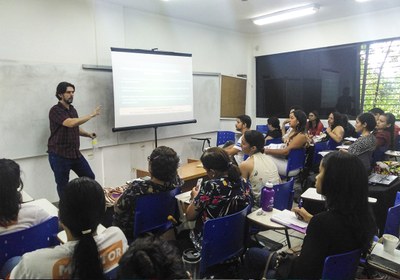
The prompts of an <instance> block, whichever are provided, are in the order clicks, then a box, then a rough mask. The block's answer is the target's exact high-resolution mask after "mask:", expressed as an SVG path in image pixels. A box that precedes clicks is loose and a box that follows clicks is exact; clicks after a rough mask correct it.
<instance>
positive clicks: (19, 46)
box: [0, 0, 251, 201]
mask: <svg viewBox="0 0 400 280" xmlns="http://www.w3.org/2000/svg"><path fill="white" fill-rule="evenodd" d="M0 26H1V27H2V28H0V38H2V44H0V60H12V61H19V62H43V63H54V64H60V63H71V64H98V65H111V58H110V47H125V48H143V49H150V48H158V49H159V50H165V51H175V52H186V53H192V54H193V71H195V72H213V73H221V74H224V75H233V76H235V75H236V74H241V73H246V72H248V68H250V67H251V66H250V65H249V57H250V52H251V48H250V47H249V43H250V40H249V36H247V35H244V34H239V33H235V32H230V31H229V32H227V31H224V30H219V29H214V28H210V27H206V26H202V25H198V24H193V23H190V22H184V21H177V20H171V19H168V18H165V17H160V16H156V15H151V14H147V13H142V12H138V11H135V10H132V9H128V8H124V7H121V6H119V5H114V4H109V3H106V2H103V1H98V0H74V1H70V0H13V1H8V0H0ZM61 80H63V78H62V77H60V81H61ZM21 82H23V81H21ZM71 82H72V83H74V81H71ZM43 83H46V77H43ZM76 86H77V87H79V85H78V84H76ZM32 87H35V85H32ZM49 87H50V86H49ZM55 87H56V84H54V85H52V86H51V87H50V88H54V90H55ZM10 90H12V89H11V88H10ZM27 94H30V93H29V92H27ZM0 96H1V92H0ZM49 99H51V100H53V101H54V104H55V103H56V102H57V100H56V98H55V97H54V92H53V91H50V92H49ZM75 99H76V100H77V99H79V95H78V94H77V95H76V96H75ZM15 106H26V109H27V110H29V107H30V106H40V104H23V103H22V104H15ZM77 109H78V112H79V108H77ZM46 110H47V109H46ZM82 113H83V112H82ZM15 125H16V126H17V125H18V124H17V123H16V124H15ZM83 128H85V125H83ZM232 128H233V126H232ZM110 129H111V128H110ZM2 133H13V131H7V132H4V131H2ZM137 133H140V130H138V131H137ZM196 136H200V135H196ZM201 136H202V137H211V138H212V139H211V141H212V143H215V142H216V134H215V133H206V134H202V135H201ZM21 137H24V135H21ZM26 141H29V139H26ZM81 141H82V142H83V141H87V139H86V138H81ZM9 145H13V143H9ZM158 145H159V146H160V145H167V146H170V147H172V148H174V149H175V150H176V151H177V153H178V154H179V155H180V157H181V162H182V163H185V162H186V160H187V158H199V157H200V155H201V146H202V142H201V141H198V140H193V139H191V136H185V137H178V138H169V139H162V140H159V141H158ZM153 149H154V141H146V142H140V143H130V144H124V145H118V146H112V147H104V148H98V149H97V150H96V151H95V156H94V158H90V159H88V161H89V164H90V165H91V167H92V169H93V171H94V173H95V174H96V179H97V180H98V181H99V182H100V183H101V184H102V185H103V186H105V187H111V186H118V185H121V184H122V183H124V182H125V181H126V180H129V179H131V178H135V172H134V169H135V168H141V169H145V168H147V160H146V158H147V156H148V155H149V154H150V153H151V151H152V150H153ZM82 152H83V154H84V155H85V156H86V158H88V154H89V152H90V151H89V150H83V151H82ZM0 156H1V151H0ZM17 162H18V163H19V164H20V166H21V169H22V171H23V174H22V178H23V181H24V184H25V186H24V189H25V190H26V191H27V192H28V193H29V194H31V195H32V196H33V197H34V198H42V197H44V198H47V199H49V200H50V201H57V200H58V196H57V193H56V188H55V182H54V177H53V173H52V171H51V169H50V166H49V163H48V160H47V157H46V156H38V157H31V158H22V159H18V160H17ZM74 177H75V175H74V173H73V172H71V178H74Z"/></svg>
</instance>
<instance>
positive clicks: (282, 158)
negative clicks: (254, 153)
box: [264, 110, 308, 176]
mask: <svg viewBox="0 0 400 280" xmlns="http://www.w3.org/2000/svg"><path fill="white" fill-rule="evenodd" d="M306 123H307V117H306V114H305V113H304V112H303V111H301V110H296V111H294V112H293V113H291V114H290V122H289V125H290V127H291V131H290V133H289V136H288V137H287V139H286V140H285V144H286V145H285V147H284V148H282V149H265V150H264V153H265V154H267V155H271V156H272V159H273V161H274V163H275V164H276V167H277V168H278V173H279V175H286V167H287V159H286V156H288V155H289V153H290V151H291V150H292V149H300V148H304V147H305V146H306V144H307V141H308V138H307V135H306ZM292 175H293V174H289V176H292Z"/></svg>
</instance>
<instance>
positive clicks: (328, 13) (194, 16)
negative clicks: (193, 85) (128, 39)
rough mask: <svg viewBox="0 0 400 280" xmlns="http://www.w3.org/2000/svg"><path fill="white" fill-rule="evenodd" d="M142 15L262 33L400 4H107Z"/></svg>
mask: <svg viewBox="0 0 400 280" xmlns="http://www.w3.org/2000/svg"><path fill="white" fill-rule="evenodd" d="M104 1H106V2H111V3H115V4H120V5H122V6H125V7H130V8H134V9H136V10H139V11H143V12H148V13H152V14H158V15H161V16H166V17H170V18H176V19H180V20H185V21H190V22H195V23H199V24H204V25H208V26H212V27H217V28H222V29H228V30H232V31H237V32H243V33H253V34H255V33H262V32H267V31H270V30H277V29H283V28H290V27H295V26H298V25H303V24H312V23H316V22H321V21H326V20H334V19H338V18H343V17H350V16H355V15H361V14H366V13H371V12H375V11H380V10H385V9H391V8H396V7H400V0H370V1H368V2H364V3H359V2H356V1H355V0H168V1H165V0H164V1H162V0H104ZM311 3H316V4H319V5H320V9H319V12H317V13H316V14H314V15H311V16H306V17H303V18H298V19H294V20H290V21H285V22H281V23H274V24H270V25H265V26H256V25H254V24H253V23H252V21H251V20H250V19H251V18H254V17H257V16H260V15H262V14H267V13H273V12H276V11H278V10H282V9H288V8H292V7H294V6H298V5H302V4H311Z"/></svg>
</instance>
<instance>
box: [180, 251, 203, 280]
mask: <svg viewBox="0 0 400 280" xmlns="http://www.w3.org/2000/svg"><path fill="white" fill-rule="evenodd" d="M200 260H201V255H200V252H199V251H197V250H196V249H193V248H190V249H186V250H185V251H184V252H183V254H182V261H183V265H184V267H185V270H186V271H188V272H189V273H190V275H191V279H200V271H199V264H200Z"/></svg>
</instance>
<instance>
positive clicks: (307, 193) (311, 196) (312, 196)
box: [300, 188, 377, 203]
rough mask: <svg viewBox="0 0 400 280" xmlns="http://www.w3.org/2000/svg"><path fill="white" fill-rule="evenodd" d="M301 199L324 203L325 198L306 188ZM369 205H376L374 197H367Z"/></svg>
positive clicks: (312, 189) (313, 189)
mask: <svg viewBox="0 0 400 280" xmlns="http://www.w3.org/2000/svg"><path fill="white" fill-rule="evenodd" d="M300 197H301V198H303V199H311V200H317V201H325V196H323V195H322V194H319V193H317V189H316V188H308V189H307V190H306V191H305V192H304V193H302V194H301V196H300ZM368 202H369V203H376V202H377V199H376V198H375V197H368Z"/></svg>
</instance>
